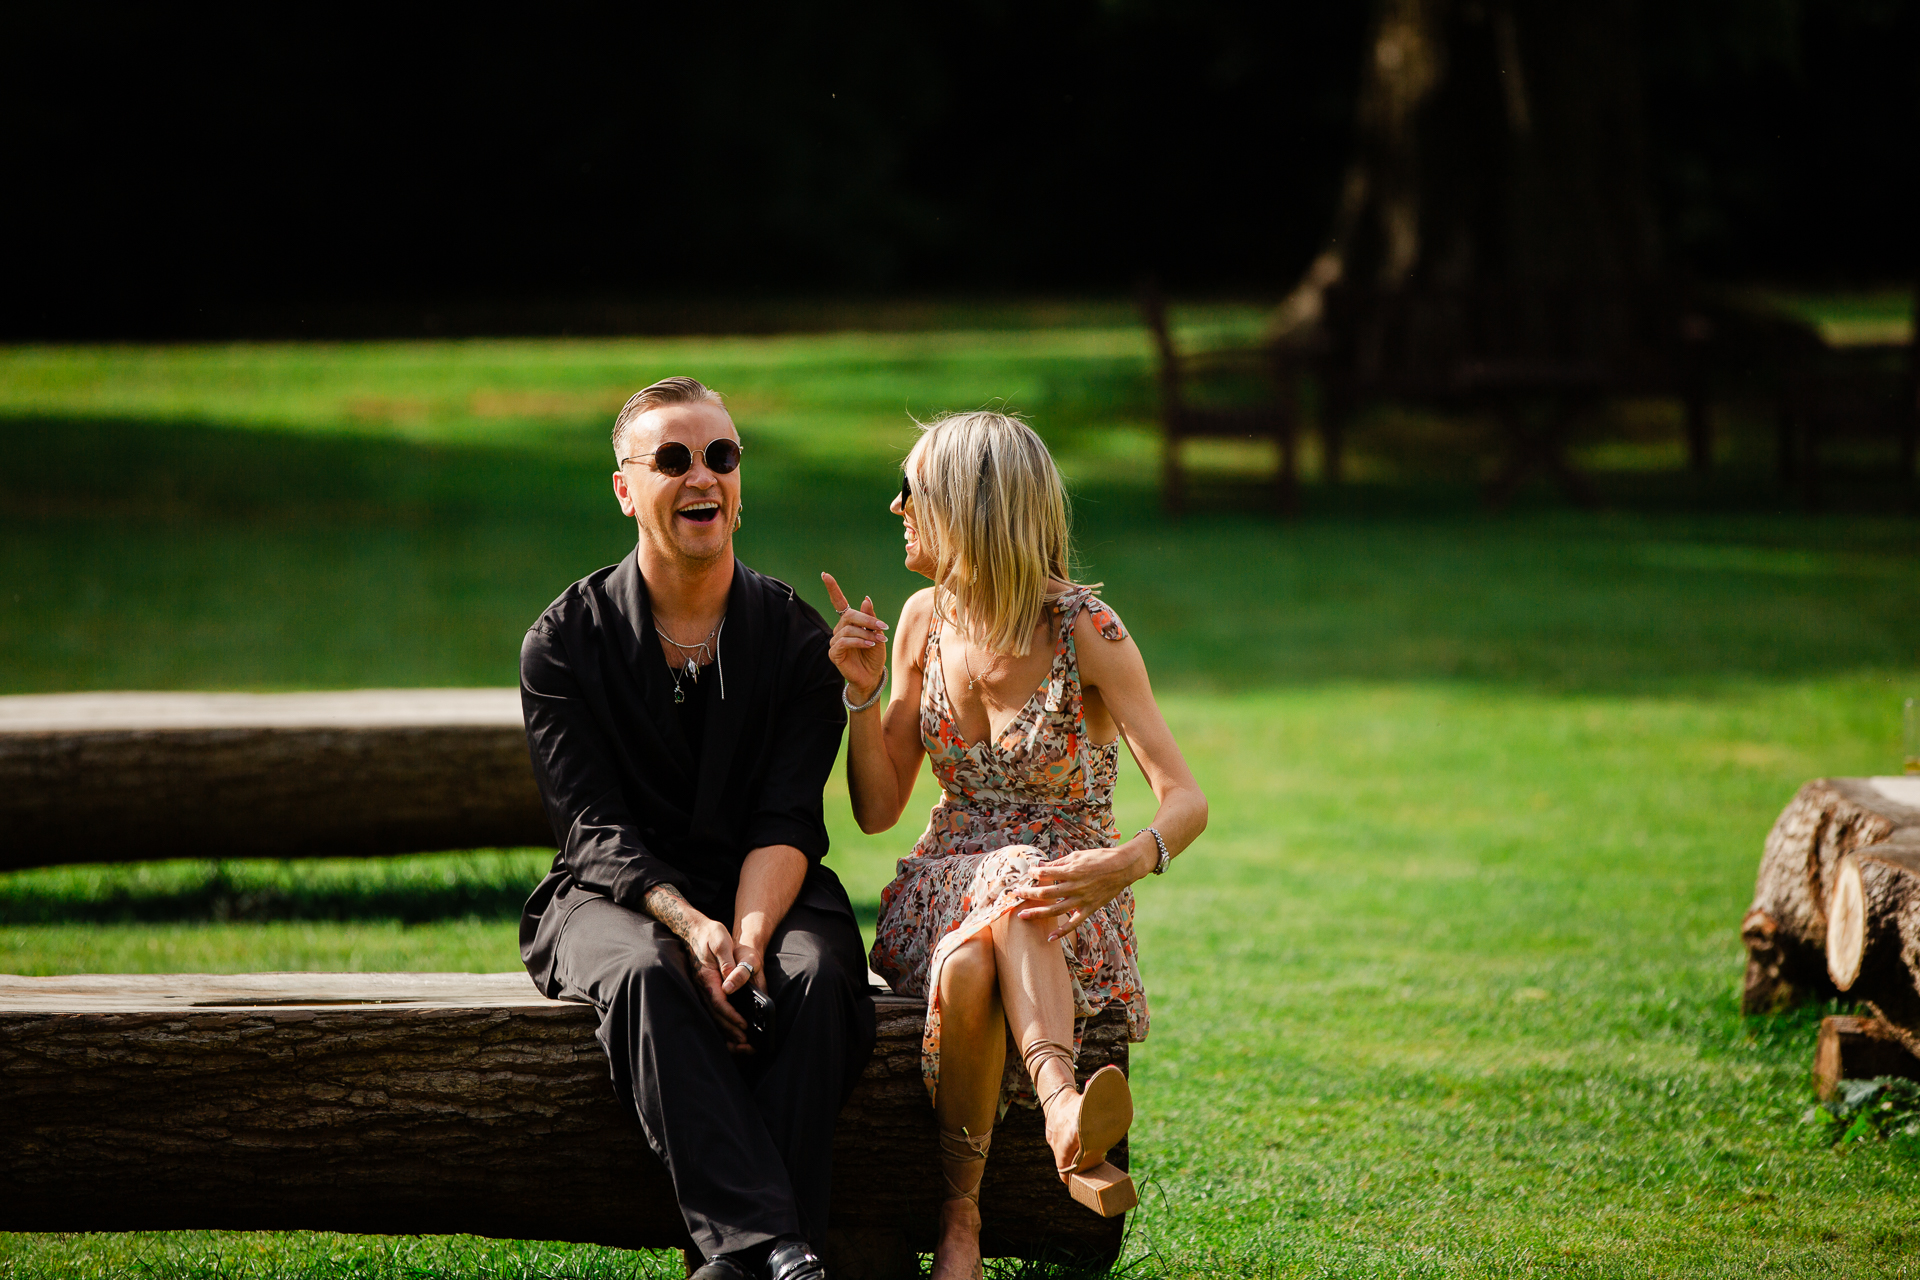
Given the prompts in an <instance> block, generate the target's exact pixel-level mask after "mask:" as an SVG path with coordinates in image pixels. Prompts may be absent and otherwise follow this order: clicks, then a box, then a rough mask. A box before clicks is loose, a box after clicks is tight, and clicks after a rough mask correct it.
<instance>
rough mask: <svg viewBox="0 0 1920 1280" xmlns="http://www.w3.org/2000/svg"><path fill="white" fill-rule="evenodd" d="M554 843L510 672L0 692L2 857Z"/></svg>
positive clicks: (125, 857)
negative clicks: (455, 681) (489, 676)
mask: <svg viewBox="0 0 1920 1280" xmlns="http://www.w3.org/2000/svg"><path fill="white" fill-rule="evenodd" d="M552 844H553V830H552V828H551V826H549V824H548V822H547V817H546V812H545V810H544V809H543V807H542V806H541V803H540V793H539V789H538V788H537V786H536V785H535V783H534V780H533V770H532V767H531V766H530V764H529V763H528V758H527V742H526V734H525V731H524V729H523V727H522V723H521V718H520V701H519V696H518V694H517V692H516V691H515V690H512V689H424V690H358V691H354V692H351V693H321V694H73V695H48V696H28V697H12V698H0V870H12V869H16V868H19V867H29V866H44V865H49V864H54V863H63V862H123V861H134V860H146V859H157V858H188V857H190V858H243V857H272V858H298V857H311V856H340V855H358V856H370V855H378V854H396V853H424V852H429V851H432V850H438V849H475V848H501V847H508V848H512V847H520V846H525V845H544V846H548V847H551V846H552Z"/></svg>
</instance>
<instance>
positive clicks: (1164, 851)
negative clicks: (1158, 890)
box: [1133, 827, 1173, 876]
mask: <svg viewBox="0 0 1920 1280" xmlns="http://www.w3.org/2000/svg"><path fill="white" fill-rule="evenodd" d="M1133 834H1135V835H1137V836H1138V835H1151V836H1152V837H1153V842H1154V843H1155V844H1157V845H1159V846H1160V861H1159V862H1158V863H1157V864H1155V866H1154V868H1153V874H1155V875H1157V876H1163V875H1165V874H1167V864H1168V863H1169V862H1172V861H1173V852H1172V851H1171V850H1170V849H1168V848H1167V842H1166V841H1165V840H1162V839H1161V838H1160V828H1158V827H1142V828H1140V830H1138V831H1136V832H1134V833H1133Z"/></svg>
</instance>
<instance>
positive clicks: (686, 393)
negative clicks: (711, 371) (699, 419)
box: [612, 374, 727, 458]
mask: <svg viewBox="0 0 1920 1280" xmlns="http://www.w3.org/2000/svg"><path fill="white" fill-rule="evenodd" d="M670 404H710V405H715V406H717V407H719V408H720V409H723V410H724V409H725V408H726V407H727V402H726V400H725V399H723V398H722V397H721V395H720V393H719V392H718V391H715V390H714V389H713V388H711V387H709V386H706V385H705V384H703V383H701V382H699V381H697V380H696V379H693V378H689V377H687V376H685V375H684V374H676V375H675V376H673V377H671V378H662V379H660V381H658V382H656V383H654V384H653V385H652V386H650V387H642V388H641V389H640V390H638V391H636V392H634V393H633V395H632V396H630V397H629V398H628V400H627V402H626V404H624V405H622V406H621V408H620V412H619V413H618V414H616V415H615V416H614V419H613V436H612V440H613V455H614V457H615V458H618V457H619V456H620V455H621V454H622V453H623V452H624V451H625V446H624V444H623V442H624V441H625V440H626V438H627V428H628V427H630V426H632V425H633V420H634V419H635V418H637V417H639V416H640V415H641V414H643V413H647V412H650V411H652V410H654V409H659V408H662V407H664V406H666V405H670Z"/></svg>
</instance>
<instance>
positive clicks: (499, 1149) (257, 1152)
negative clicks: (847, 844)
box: [0, 973, 1127, 1280]
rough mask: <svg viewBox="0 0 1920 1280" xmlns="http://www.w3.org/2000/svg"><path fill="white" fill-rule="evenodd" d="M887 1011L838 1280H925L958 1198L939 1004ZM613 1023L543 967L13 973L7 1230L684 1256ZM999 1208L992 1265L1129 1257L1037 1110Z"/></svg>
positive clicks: (1, 1053) (1015, 1129)
mask: <svg viewBox="0 0 1920 1280" xmlns="http://www.w3.org/2000/svg"><path fill="white" fill-rule="evenodd" d="M877 1004H878V1012H879V1030H880V1036H879V1045H878V1048H877V1049H876V1051H875V1053H874V1057H873V1060H872V1062H871V1064H870V1065H869V1066H868V1068H867V1070H866V1073H865V1075H864V1077H863V1078H862V1080H861V1082H860V1085H859V1087H858V1088H857V1089H856V1091H855V1092H854V1095H853V1097H852V1099H851V1100H850V1101H849V1102H848V1103H847V1106H846V1109H845V1110H844V1111H843V1112H842V1113H841V1116H840V1123H839V1127H838V1129H837V1130H836V1132H835V1137H834V1183H833V1208H832V1224H831V1229H832V1237H831V1239H830V1240H829V1242H828V1253H829V1254H830V1257H829V1262H830V1263H831V1265H832V1273H833V1275H834V1276H835V1277H836V1278H838V1280H890V1278H891V1277H894V1276H898V1275H911V1274H917V1271H916V1270H915V1269H914V1258H913V1254H914V1253H915V1252H924V1251H929V1250H931V1249H932V1248H933V1245H934V1239H935V1236H934V1232H935V1228H936V1224H937V1222H938V1216H937V1214H938V1204H939V1200H940V1197H941V1195H942V1192H943V1184H942V1182H941V1180H940V1171H939V1166H938V1164H937V1162H936V1159H935V1151H936V1147H935V1141H934V1128H933V1109H932V1107H930V1106H929V1105H928V1103H927V1095H926V1090H925V1088H924V1087H923V1085H922V1083H921V1078H920V1030H921V1022H922V1018H923V1016H924V1013H925V1007H924V1006H923V1005H922V1004H921V1003H920V1002H918V1001H913V1000H904V999H900V998H897V997H894V996H881V997H879V998H878V1000H877ZM596 1022H597V1019H596V1017H595V1014H594V1011H593V1010H592V1009H591V1008H590V1007H588V1006H585V1005H579V1004H570V1003H565V1002H562V1001H557V1000H548V999H545V998H543V997H542V996H540V995H539V994H538V993H537V992H535V990H534V988H533V985H532V983H531V982H530V981H529V980H528V979H527V977H526V975H524V974H519V973H504V974H406V973H392V974H299V973H291V974H249V975H238V976H210V975H198V974H174V975H135V976H125V975H89V976H82V977H59V978H16V977H0V1230H6V1231H144V1230H172V1229H187V1228H222V1229H234V1230H242V1229H244V1230H321V1231H347V1232H371V1233H382V1234H439V1233H471V1234H474V1235H481V1236H491V1237H497V1238H507V1239H531V1240H565V1241H578V1242H586V1243H598V1244H608V1245H615V1246H619V1247H623V1248H652V1249H662V1248H682V1247H685V1246H686V1245H687V1243H688V1241H687V1237H686V1233H685V1230H684V1228H683V1227H682V1225H681V1221H680V1215H679V1212H678V1210H677V1209H676V1208H675V1202H674V1197H673V1189H672V1186H671V1185H670V1183H669V1182H668V1180H667V1175H666V1171H665V1170H664V1169H663V1168H662V1167H661V1165H660V1164H659V1162H658V1161H657V1160H655V1158H654V1157H653V1155H652V1153H651V1152H650V1151H649V1150H648V1148H647V1145H646V1142H645V1140H644V1138H643V1137H642V1135H641V1132H640V1124H639V1121H638V1120H637V1119H636V1118H635V1117H634V1115H633V1112H632V1109H631V1107H630V1106H628V1105H627V1104H625V1103H623V1102H621V1100H620V1099H619V1098H617V1097H616V1096H615V1094H614V1091H613V1086H612V1083H611V1081H610V1079H609V1077H608V1072H607V1062H606V1057H605V1055H604V1053H603V1052H602V1051H601V1048H600V1045H599V1043H598V1042H597V1041H596V1040H595V1039H594V1028H595V1025H596ZM1109 1062H1115V1063H1118V1064H1120V1065H1121V1066H1122V1067H1125V1066H1126V1064H1127V1038H1126V1021H1125V1018H1124V1016H1123V1015H1122V1013H1121V1012H1120V1010H1118V1009H1112V1010H1109V1011H1107V1012H1106V1013H1104V1014H1102V1015H1101V1016H1100V1017H1098V1018H1095V1019H1093V1020H1092V1022H1091V1023H1090V1024H1089V1026H1088V1028H1087V1033H1086V1037H1085V1047H1084V1049H1083V1051H1082V1054H1081V1061H1080V1067H1079V1069H1080V1072H1081V1078H1082V1079H1083V1080H1084V1079H1085V1077H1086V1075H1088V1074H1091V1073H1092V1072H1093V1071H1095V1070H1097V1069H1098V1068H1099V1067H1101V1066H1102V1065H1104V1064H1106V1063H1109ZM1113 1160H1114V1163H1116V1164H1118V1165H1121V1166H1122V1167H1124V1166H1125V1164H1126V1151H1125V1148H1124V1146H1123V1147H1122V1148H1120V1149H1117V1150H1116V1151H1115V1153H1114V1155H1113ZM981 1207H982V1212H983V1214H984V1216H985V1219H986V1223H987V1233H986V1236H985V1237H984V1239H983V1244H984V1245H985V1248H986V1251H987V1253H988V1254H989V1255H990V1256H1016V1257H1023V1258H1039V1257H1058V1258H1068V1257H1078V1258H1082V1259H1086V1260H1088V1261H1107V1262H1110V1261H1111V1260H1112V1259H1114V1258H1115V1257H1117V1256H1118V1253H1119V1249H1120V1240H1121V1232H1122V1222H1123V1221H1124V1220H1123V1219H1121V1218H1111V1219H1108V1218H1100V1217H1097V1216H1095V1215H1094V1214H1092V1213H1090V1212H1089V1211H1088V1210H1086V1209H1084V1208H1082V1207H1081V1206H1079V1205H1077V1204H1075V1203H1074V1202H1073V1201H1072V1200H1071V1199H1070V1198H1069V1197H1068V1195H1067V1192H1066V1189H1065V1188H1064V1187H1063V1186H1062V1185H1061V1183H1060V1180H1059V1178H1058V1177H1056V1176H1055V1175H1054V1173H1053V1167H1052V1159H1051V1156H1050V1154H1049V1152H1048V1149H1047V1146H1046V1142H1045V1139H1044V1137H1043V1136H1042V1132H1041V1124H1040V1116H1039V1113H1038V1112H1037V1111H1032V1110H1028V1109H1027V1108H1024V1107H1018V1106H1016V1107H1012V1108H1010V1109H1009V1111H1008V1114H1007V1116H1006V1118H1005V1119H1004V1120H1003V1121H1002V1122H1001V1124H1000V1126H999V1127H998V1128H997V1129H996V1131H995V1134H994V1144H993V1158H992V1160H991V1161H990V1162H989V1163H988V1165H987V1173H986V1181H985V1184H984V1188H983V1191H982V1195H981Z"/></svg>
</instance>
